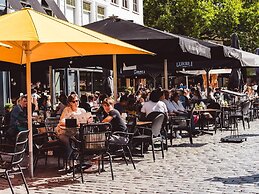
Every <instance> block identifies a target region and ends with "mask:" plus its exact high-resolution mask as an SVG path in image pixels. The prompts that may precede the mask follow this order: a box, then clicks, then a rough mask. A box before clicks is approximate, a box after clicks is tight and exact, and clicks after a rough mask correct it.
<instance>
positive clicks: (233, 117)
mask: <svg viewBox="0 0 259 194" xmlns="http://www.w3.org/2000/svg"><path fill="white" fill-rule="evenodd" d="M250 106H251V102H250V101H245V102H243V103H242V104H241V108H240V109H239V110H235V111H233V112H231V113H230V116H229V118H230V121H231V123H232V129H233V130H232V132H233V133H234V131H235V130H236V133H238V120H242V123H243V128H244V129H245V121H247V124H248V128H250V123H249V122H250Z"/></svg>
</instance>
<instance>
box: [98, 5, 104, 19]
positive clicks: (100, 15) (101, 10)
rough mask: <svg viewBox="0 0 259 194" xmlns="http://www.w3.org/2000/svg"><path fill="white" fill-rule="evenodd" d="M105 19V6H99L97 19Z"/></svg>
mask: <svg viewBox="0 0 259 194" xmlns="http://www.w3.org/2000/svg"><path fill="white" fill-rule="evenodd" d="M103 19H104V7H101V6H97V21H99V20H103Z"/></svg>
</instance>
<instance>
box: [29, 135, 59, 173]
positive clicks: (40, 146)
mask: <svg viewBox="0 0 259 194" xmlns="http://www.w3.org/2000/svg"><path fill="white" fill-rule="evenodd" d="M33 148H34V149H33V151H34V161H33V164H34V165H33V166H34V171H35V170H36V166H37V164H38V160H39V159H40V158H45V165H47V160H48V156H50V155H54V154H55V155H57V157H58V168H60V158H61V156H62V149H63V145H62V144H61V142H60V141H59V139H58V137H57V135H56V133H55V132H51V131H47V132H45V133H41V134H35V135H33Z"/></svg>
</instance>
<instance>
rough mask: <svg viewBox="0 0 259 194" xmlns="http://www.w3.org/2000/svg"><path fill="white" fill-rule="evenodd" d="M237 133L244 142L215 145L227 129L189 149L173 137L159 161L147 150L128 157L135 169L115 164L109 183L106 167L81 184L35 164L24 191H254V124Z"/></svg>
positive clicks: (257, 184) (257, 128)
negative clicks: (32, 174)
mask: <svg viewBox="0 0 259 194" xmlns="http://www.w3.org/2000/svg"><path fill="white" fill-rule="evenodd" d="M240 133H241V134H242V135H243V136H245V137H247V141H245V142H243V143H220V138H221V137H225V136H226V135H229V134H230V132H229V131H223V132H220V131H218V132H217V134H215V135H213V136H210V135H202V136H199V137H198V138H194V144H193V146H191V145H190V144H189V140H188V138H183V139H177V140H176V139H174V141H173V147H169V149H168V151H166V152H165V158H164V159H162V158H161V153H160V152H157V153H156V157H157V160H156V162H153V160H152V153H151V152H149V153H148V154H146V155H145V157H144V158H134V159H135V163H136V167H137V169H136V170H134V169H133V167H132V165H130V164H129V166H126V165H125V163H124V162H123V161H118V160H116V161H115V162H114V163H113V170H114V175H115V180H114V181H112V180H111V175H110V171H109V168H108V166H107V168H106V169H107V171H106V172H103V173H101V174H98V173H91V174H89V173H84V179H85V182H84V183H83V184H82V183H81V182H80V181H79V180H75V181H73V180H72V176H68V175H60V174H59V173H58V172H57V169H56V168H55V167H56V163H55V164H54V163H53V164H51V165H49V166H51V167H47V168H45V167H44V165H39V169H38V171H36V172H35V177H36V178H34V179H30V178H27V181H28V185H29V189H30V193H38V194H41V193H48V194H50V193H62V194H65V193H120V194H121V193H161V194H163V193H180V194H182V193H197V194H202V193H226V194H230V193H259V120H257V121H253V122H252V123H251V128H250V129H246V130H245V131H244V130H243V129H242V127H240ZM26 177H28V176H27V175H26ZM0 181H1V182H0V183H1V184H0V193H1V194H2V193H10V190H9V188H8V184H7V183H6V182H5V180H0ZM12 181H13V182H14V185H15V192H16V193H21V194H23V193H25V189H24V187H23V185H21V181H20V180H19V179H17V178H14V179H12Z"/></svg>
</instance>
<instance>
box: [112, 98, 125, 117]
mask: <svg viewBox="0 0 259 194" xmlns="http://www.w3.org/2000/svg"><path fill="white" fill-rule="evenodd" d="M127 104H128V97H127V96H126V95H123V96H121V97H120V102H118V103H116V104H115V105H114V108H115V109H116V110H118V111H119V112H120V114H122V113H125V112H126V107H127Z"/></svg>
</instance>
